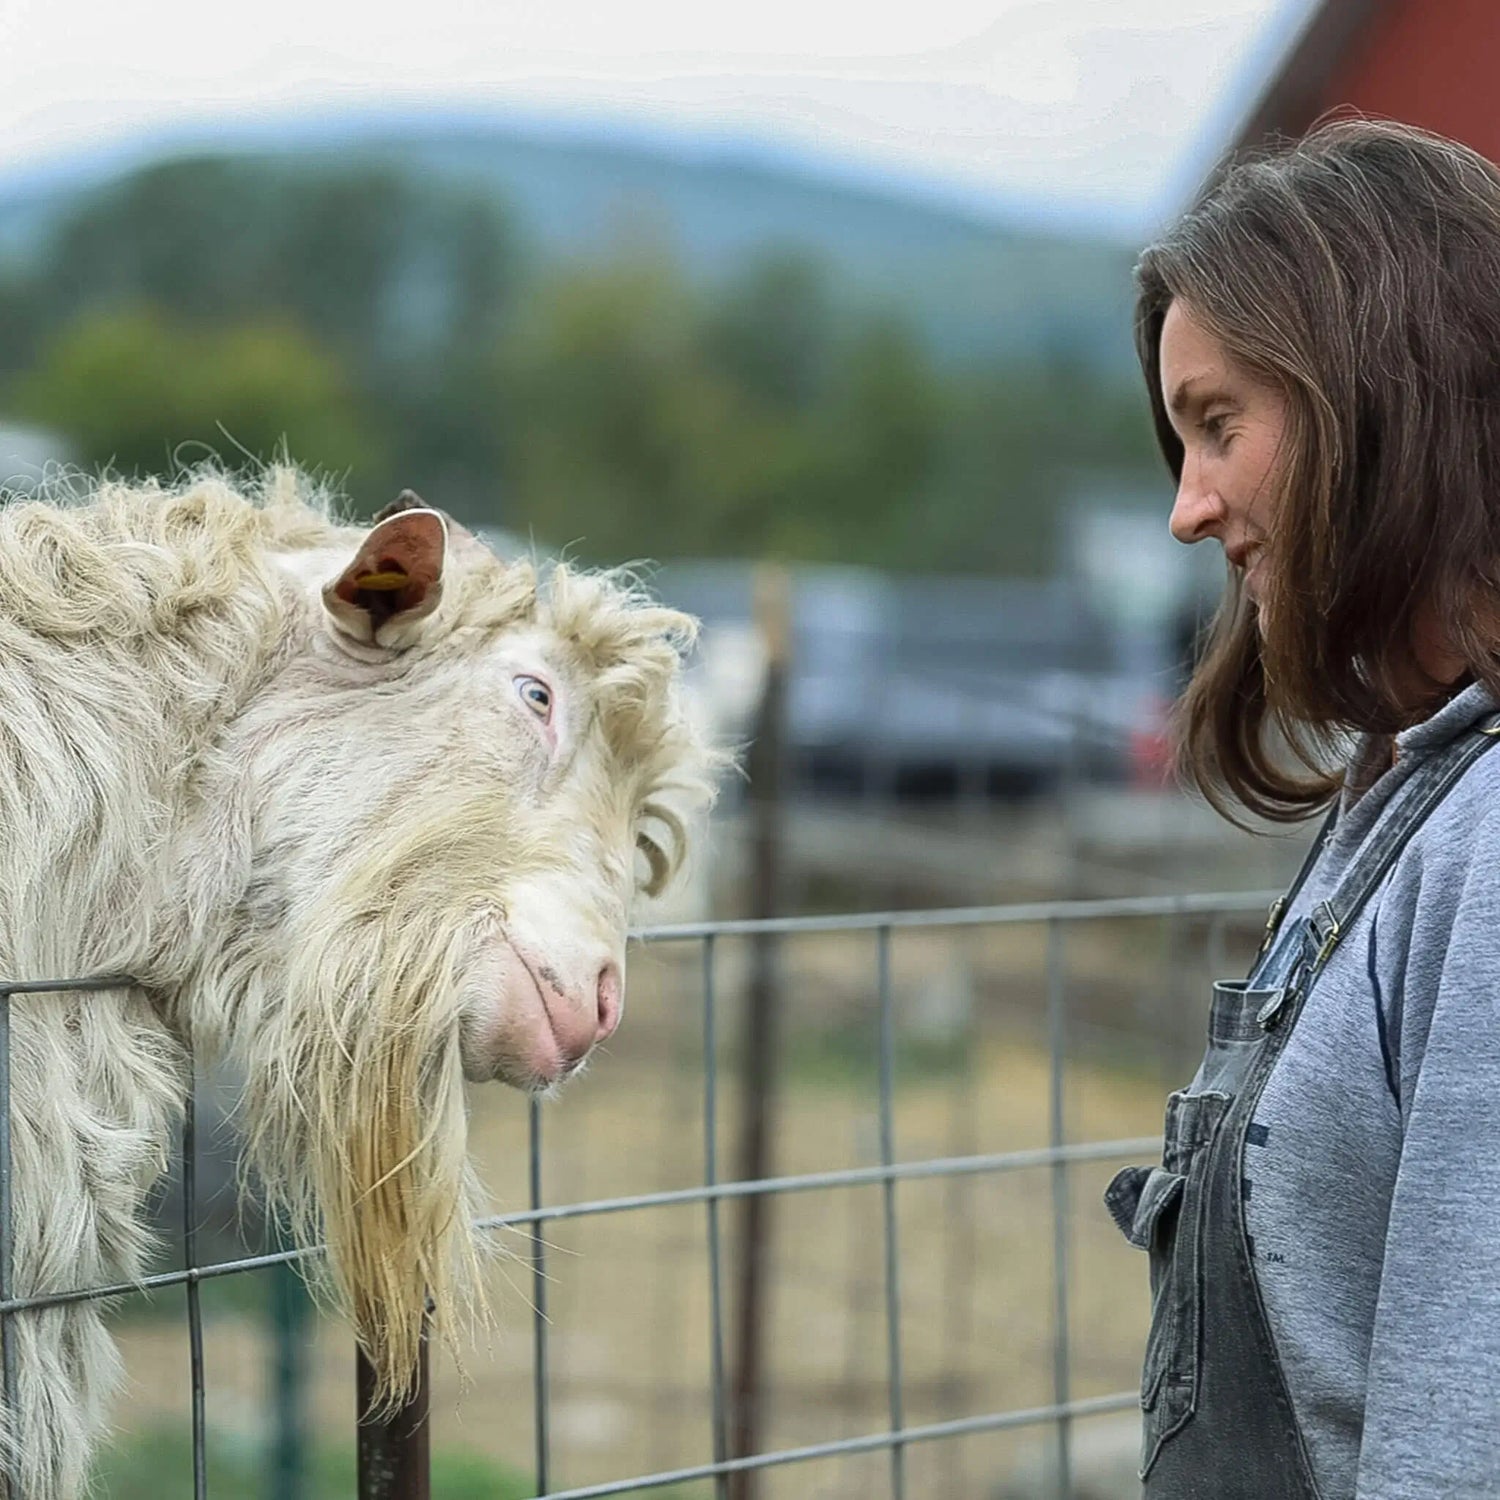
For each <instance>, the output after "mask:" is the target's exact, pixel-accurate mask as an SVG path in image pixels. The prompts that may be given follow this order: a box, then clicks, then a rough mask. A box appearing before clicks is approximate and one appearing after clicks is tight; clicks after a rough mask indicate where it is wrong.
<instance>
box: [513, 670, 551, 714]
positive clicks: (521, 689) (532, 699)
mask: <svg viewBox="0 0 1500 1500" xmlns="http://www.w3.org/2000/svg"><path fill="white" fill-rule="evenodd" d="M516 691H517V692H518V693H519V694H520V695H521V702H522V703H524V704H525V705H526V707H527V708H529V709H530V710H531V711H532V713H534V714H535V715H536V716H537V718H539V719H540V720H541V721H542V722H543V723H544V724H545V723H546V722H547V720H548V719H550V718H551V717H552V689H551V688H549V687H548V686H547V684H546V683H545V682H543V681H542V680H541V679H540V678H538V677H517V678H516Z"/></svg>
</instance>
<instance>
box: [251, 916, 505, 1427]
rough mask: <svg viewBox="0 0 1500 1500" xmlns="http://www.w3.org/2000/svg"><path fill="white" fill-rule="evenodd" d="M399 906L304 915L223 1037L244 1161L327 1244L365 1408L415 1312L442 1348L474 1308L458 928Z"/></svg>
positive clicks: (305, 1239)
mask: <svg viewBox="0 0 1500 1500" xmlns="http://www.w3.org/2000/svg"><path fill="white" fill-rule="evenodd" d="M342 894H343V895H344V896H347V895H349V894H350V893H349V892H348V891H347V890H346V891H345V892H343V893H342ZM334 903H335V904H340V903H338V897H337V895H336V896H335V897H334ZM404 906H405V903H404V902H400V901H399V900H398V902H397V903H396V905H395V906H394V907H389V908H387V909H386V910H383V911H380V912H379V913H378V914H373V913H369V912H368V909H367V911H366V914H365V915H364V916H363V917H356V918H355V919H353V920H350V919H349V918H350V913H349V912H348V910H347V908H346V909H345V910H344V911H343V912H341V913H340V912H329V911H328V910H327V909H326V905H325V906H324V909H323V910H321V911H317V912H313V913H310V914H309V919H310V920H309V923H308V928H309V930H308V931H307V932H305V933H301V934H298V935H297V937H296V938H294V939H293V940H292V941H291V942H290V943H288V944H287V948H288V950H289V951H290V952H291V953H293V954H294V955H295V956H294V957H293V959H292V960H291V962H290V963H289V964H288V965H287V967H286V969H285V971H284V978H283V979H282V981H281V983H280V984H279V985H278V989H279V990H280V994H279V995H278V997H277V1000H276V1002H275V1003H273V1004H271V1005H265V1004H262V1005H253V1004H252V1005H250V1006H248V1007H246V1009H245V1012H243V1013H242V1015H243V1018H244V1019H245V1020H246V1021H248V1022H249V1024H248V1025H244V1026H241V1027H239V1028H237V1030H238V1031H239V1033H240V1035H239V1037H238V1038H237V1041H238V1043H239V1045H238V1046H236V1047H235V1049H234V1050H235V1051H236V1053H237V1054H238V1056H239V1058H240V1060H241V1062H242V1065H243V1067H244V1069H245V1074H246V1089H245V1096H244V1111H245V1122H246V1140H247V1147H248V1150H247V1157H248V1164H249V1166H250V1167H251V1169H252V1170H253V1171H254V1172H255V1173H256V1174H257V1175H258V1177H259V1178H260V1179H261V1181H262V1183H263V1184H264V1187H265V1189H266V1192H267V1196H268V1198H269V1199H270V1201H271V1205H272V1207H273V1208H275V1209H279V1210H280V1211H281V1213H282V1214H283V1215H284V1217H285V1219H286V1221H287V1223H288V1225H289V1227H290V1229H291V1232H292V1234H293V1236H294V1237H295V1239H296V1240H297V1242H298V1243H300V1244H304V1245H311V1244H315V1243H317V1242H318V1241H319V1240H321V1241H323V1242H324V1243H325V1244H326V1246H327V1256H326V1260H325V1261H324V1263H323V1265H322V1267H321V1268H319V1267H317V1266H316V1265H315V1266H314V1267H312V1268H311V1269H312V1276H311V1281H312V1284H313V1288H314V1290H315V1291H320V1292H323V1293H325V1294H328V1295H329V1296H330V1297H331V1300H332V1301H333V1303H334V1305H335V1307H336V1308H337V1310H339V1311H340V1312H342V1313H343V1314H344V1315H345V1316H346V1317H347V1318H348V1320H349V1322H350V1323H351V1324H352V1326H353V1329H354V1332H355V1336H356V1337H357V1339H358V1340H359V1343H360V1346H361V1348H362V1349H363V1350H364V1352H365V1354H366V1356H367V1357H368V1359H369V1361H370V1364H371V1366H372V1367H373V1369H374V1372H375V1377H376V1380H375V1394H374V1400H373V1410H374V1411H376V1412H381V1411H384V1412H389V1411H391V1410H392V1409H394V1408H395V1407H397V1406H399V1405H400V1404H401V1403H402V1402H403V1400H405V1399H406V1398H407V1397H409V1396H410V1395H411V1393H412V1391H413V1388H414V1385H415V1381H416V1372H417V1360H418V1354H419V1350H420V1346H421V1341H422V1338H423V1335H424V1332H425V1331H426V1330H427V1329H428V1328H429V1327H430V1328H431V1329H432V1331H433V1332H434V1333H435V1334H436V1335H437V1336H438V1337H440V1338H442V1339H443V1340H444V1341H445V1342H446V1343H447V1344H448V1345H449V1347H450V1348H455V1347H456V1341H455V1337H454V1335H455V1334H456V1333H457V1331H458V1329H459V1327H460V1326H464V1325H471V1324H472V1323H473V1322H475V1321H476V1320H478V1319H480V1318H483V1317H484V1316H485V1312H486V1309H485V1306H484V1298H483V1290H482V1286H481V1282H480V1277H479V1270H480V1247H479V1243H478V1241H477V1239H476V1236H475V1234H474V1232H473V1230H472V1229H471V1225H472V1222H473V1219H474V1217H475V1213H476V1210H477V1205H478V1199H479V1194H478V1190H477V1184H476V1182H475V1180H474V1176H473V1172H472V1169H471V1167H470V1165H469V1162H468V1152H467V1133H468V1124H467V1113H466V1109H465V1103H464V1094H463V1069H462V1061H461V1057H460V1052H459V999H458V997H459V986H458V983H457V973H458V969H459V964H460V960H461V956H462V953H463V950H464V946H465V945H464V940H463V934H462V933H461V932H459V933H455V932H452V931H448V932H446V933H445V932H440V931H435V930H434V929H435V928H436V927H438V926H440V925H441V924H438V923H435V922H434V921H433V917H432V908H431V907H428V908H427V910H426V912H425V913H422V914H419V913H418V912H415V911H411V910H403V909H400V908H401V907H404ZM340 917H343V918H344V919H343V920H339V918H340ZM262 998H267V997H262ZM251 1017H254V1019H253V1020H251V1019H250V1018H251Z"/></svg>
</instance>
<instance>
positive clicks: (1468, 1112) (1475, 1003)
mask: <svg viewBox="0 0 1500 1500" xmlns="http://www.w3.org/2000/svg"><path fill="white" fill-rule="evenodd" d="M1137 274H1138V284H1139V303H1138V316H1137V338H1138V346H1139V351H1140V356H1141V363H1142V366H1143V368H1144V371H1145V374H1146V377H1147V381H1148V385H1149V389H1150V394H1151V403H1152V408H1153V411H1154V414H1155V419H1156V428H1157V433H1158V437H1159V440H1160V444H1161V448H1162V452H1163V454H1164V455H1165V457H1166V460H1167V463H1168V465H1169V467H1170V468H1171V470H1172V472H1173V475H1174V476H1175V478H1176V480H1177V483H1178V491H1177V498H1176V503H1175V506H1174V508H1173V512H1172V522H1171V525H1172V531H1173V533H1174V535H1175V536H1176V537H1177V538H1178V539H1179V540H1181V541H1184V542H1200V541H1208V540H1212V541H1216V542H1218V543H1219V545H1220V546H1221V547H1222V548H1223V550H1224V554H1225V556H1226V558H1227V559H1228V562H1229V565H1230V566H1229V572H1230V579H1229V585H1228V592H1227V594H1226V597H1225V601H1224V605H1223V608H1222V610H1221V612H1220V616H1219V619H1218V621H1217V623H1216V627H1215V631H1214V635H1213V638H1212V640H1211V642H1210V644H1209V647H1208V650H1207V652H1206V654H1205V656H1204V657H1203V659H1202V661H1201V663H1200V665H1199V667H1198V669H1197V671H1196V673H1195V675H1194V678H1193V681H1192V684H1191V686H1190V688H1189V690H1188V693H1187V697H1186V700H1185V705H1184V719H1183V727H1184V760H1185V764H1186V767H1187V769H1188V771H1189V773H1190V775H1191V776H1192V778H1193V779H1194V780H1195V781H1196V782H1197V784H1198V786H1199V787H1200V788H1201V789H1202V790H1203V791H1204V792H1205V793H1206V794H1207V795H1208V796H1209V797H1210V798H1211V799H1212V800H1213V801H1214V802H1215V803H1216V805H1217V806H1219V808H1220V809H1221V811H1230V812H1232V811H1233V809H1235V808H1236V807H1237V808H1240V809H1244V810H1247V811H1249V812H1253V813H1257V814H1261V815H1263V816H1270V817H1272V818H1280V819H1284V820H1292V819H1298V818H1302V817H1304V816H1306V815H1307V814H1309V813H1310V812H1312V811H1314V810H1316V809H1318V808H1320V807H1322V806H1324V805H1328V804H1331V805H1332V815H1331V820H1330V822H1329V823H1327V824H1325V827H1324V833H1323V835H1322V836H1320V839H1319V840H1318V842H1317V843H1316V844H1315V846H1314V852H1313V855H1312V856H1311V857H1310V860H1309V865H1308V867H1307V868H1306V869H1305V870H1304V874H1303V877H1302V878H1301V879H1300V880H1299V884H1298V886H1297V887H1294V890H1293V892H1292V893H1290V900H1289V901H1288V902H1287V903H1286V904H1285V909H1284V913H1278V912H1275V911H1273V918H1272V923H1271V924H1270V926H1269V927H1268V934H1267V942H1266V944H1265V945H1264V946H1263V948H1262V954H1261V957H1260V959H1259V960H1258V961H1257V965H1256V969H1255V971H1254V972H1253V973H1252V976H1251V978H1250V980H1249V981H1248V983H1247V984H1243V985H1238V984H1236V985H1231V984H1221V985H1217V986H1215V993H1214V997H1213V1005H1212V1010H1211V1017H1210V1026H1209V1046H1208V1051H1207V1053H1206V1055H1205V1057H1204V1060H1203V1063H1202V1065H1201V1066H1200V1068H1199V1071H1198V1074H1197V1076H1196V1077H1195V1078H1194V1080H1193V1082H1192V1083H1191V1085H1190V1086H1189V1087H1188V1088H1187V1089H1185V1090H1183V1091H1181V1092H1179V1093H1176V1094H1173V1095H1172V1096H1171V1098H1170V1100H1169V1101H1168V1109H1167V1124H1166V1132H1165V1151H1164V1155H1163V1161H1162V1165H1161V1166H1159V1167H1156V1168H1153V1169H1147V1168H1144V1167H1138V1168H1128V1169H1127V1170H1126V1171H1124V1172H1122V1173H1120V1174H1119V1176H1118V1177H1117V1178H1116V1179H1115V1181H1114V1182H1113V1183H1112V1184H1111V1185H1110V1189H1109V1193H1108V1202H1109V1206H1110V1208H1111V1211H1112V1212H1113V1213H1114V1215H1115V1218H1116V1220H1117V1222H1119V1224H1120V1226H1121V1228H1122V1229H1124V1230H1125V1232H1126V1233H1127V1234H1128V1235H1129V1236H1130V1238H1131V1239H1132V1241H1133V1242H1134V1243H1136V1244H1137V1245H1139V1246H1141V1247H1142V1248H1144V1249H1146V1250H1148V1251H1149V1252H1150V1256H1151V1281H1152V1288H1153V1312H1152V1326H1151V1333H1150V1336H1149V1339H1148V1342H1147V1348H1146V1357H1145V1366H1144V1379H1143V1384H1142V1392H1141V1400H1142V1408H1143V1418H1144V1426H1145V1434H1144V1445H1143V1450H1142V1464H1141V1469H1142V1476H1143V1479H1144V1481H1145V1488H1146V1495H1147V1496H1148V1497H1150V1500H1177V1497H1187V1496H1194V1497H1204V1500H1210V1497H1211V1500H1312V1497H1321V1500H1346V1497H1358V1500H1377V1497H1378V1500H1408V1497H1409V1500H1419V1497H1420V1500H1436V1497H1439V1496H1442V1497H1455V1496H1465V1497H1471V1496H1472V1497H1477V1496H1495V1495H1500V754H1492V753H1488V752H1489V751H1490V750H1491V748H1492V747H1494V746H1496V745H1497V744H1500V738H1497V736H1500V715H1497V713H1496V708H1497V705H1500V171H1497V170H1496V168H1495V167H1493V166H1492V165H1491V164H1490V163H1488V162H1486V161H1484V160H1483V159H1482V158H1480V157H1478V156H1476V155H1475V154H1474V153H1473V152H1471V151H1469V150H1467V149H1466V148H1464V147H1462V146H1459V145H1456V144H1454V143H1453V142H1451V141H1445V140H1442V139H1439V138H1437V137H1434V136H1431V135H1427V134H1424V133H1422V132H1419V131H1416V130H1412V129H1407V128H1404V127H1399V126H1394V125H1382V124H1373V123H1368V122H1346V123H1340V124H1337V125H1333V126H1328V127H1324V128H1322V129H1319V130H1317V131H1316V132H1314V133H1313V134H1312V135H1311V136H1309V137H1308V138H1307V139H1306V140H1304V141H1303V142H1302V143H1301V144H1299V145H1297V146H1295V147H1294V148H1291V149H1289V150H1284V151H1282V152H1280V153H1279V154H1276V155H1273V156H1270V157H1267V158H1264V159H1260V160H1256V161H1252V162H1247V163H1244V164H1241V165H1238V166H1236V167H1234V168H1232V169H1230V170H1229V171H1228V172H1227V173H1226V174H1225V175H1224V176H1223V177H1222V178H1221V179H1220V180H1219V182H1218V183H1217V184H1216V185H1215V186H1214V187H1213V188H1212V189H1211V191H1210V192H1209V193H1208V195H1207V196H1206V198H1205V199H1204V200H1203V201H1202V202H1201V203H1200V204H1199V205H1198V206H1197V207H1196V208H1194V209H1193V210H1192V211H1191V212H1190V213H1189V214H1188V215H1187V216H1186V217H1185V218H1184V219H1183V220H1182V221H1181V222H1180V223H1178V224H1177V225H1176V226H1175V227H1174V228H1173V229H1172V230H1171V231H1170V232H1169V233H1168V234H1167V235H1166V236H1165V237H1164V238H1163V239H1162V240H1161V241H1160V242H1159V243H1158V244H1156V245H1154V246H1152V247H1151V248H1150V249H1149V250H1148V251H1146V253H1145V255H1144V256H1143V258H1142V260H1141V263H1140V266H1139V268H1138V273H1137ZM1351 745H1352V747H1353V752H1352V756H1351V755H1350V753H1349V751H1350V747H1351ZM1281 905H1282V903H1278V906H1281ZM1278 917H1279V921H1278Z"/></svg>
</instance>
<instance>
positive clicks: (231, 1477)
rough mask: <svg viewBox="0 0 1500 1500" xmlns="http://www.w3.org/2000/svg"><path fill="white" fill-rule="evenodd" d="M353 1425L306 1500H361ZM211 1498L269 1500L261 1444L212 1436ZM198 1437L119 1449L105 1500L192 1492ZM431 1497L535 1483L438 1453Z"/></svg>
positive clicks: (138, 1440)
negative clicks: (358, 1498) (357, 1492)
mask: <svg viewBox="0 0 1500 1500" xmlns="http://www.w3.org/2000/svg"><path fill="white" fill-rule="evenodd" d="M352 1437H353V1419H352V1418H351V1419H350V1442H349V1443H348V1444H331V1443H327V1444H320V1445H319V1446H318V1447H317V1448H316V1449H315V1450H314V1452H313V1455H312V1460H311V1465H310V1471H309V1473H308V1474H307V1476H306V1481H305V1483H304V1487H303V1497H302V1500H348V1497H349V1496H351V1495H352V1494H353V1493H354V1482H355V1472H354V1447H353V1441H352ZM206 1458H207V1480H208V1493H209V1494H210V1495H212V1496H213V1497H214V1500H268V1482H267V1477H266V1476H267V1467H266V1466H267V1456H266V1452H265V1449H264V1445H263V1444H262V1443H261V1442H250V1441H248V1440H246V1439H245V1438H243V1437H238V1436H235V1435H233V1434H229V1433H224V1432H213V1431H210V1433H209V1435H208V1448H207V1455H206ZM192 1473H193V1443H192V1434H191V1432H190V1431H188V1430H187V1429H186V1428H182V1427H161V1428H158V1429H156V1430H155V1431H152V1432H147V1433H142V1434H140V1435H138V1436H135V1437H132V1438H129V1439H127V1440H125V1441H122V1442H119V1443H117V1444H116V1445H115V1446H114V1447H113V1448H111V1449H110V1450H109V1451H108V1452H107V1453H106V1454H105V1455H104V1457H103V1458H102V1460H101V1461H100V1464H99V1466H98V1479H97V1484H96V1493H97V1494H98V1495H99V1496H100V1497H101V1500H162V1496H164V1495H178V1494H182V1493H184V1492H185V1489H184V1487H186V1490H191V1488H192ZM432 1492H433V1494H434V1495H440V1496H442V1500H528V1497H530V1496H532V1495H534V1494H535V1493H536V1492H535V1489H534V1487H533V1485H532V1483H531V1480H530V1478H529V1477H527V1476H525V1475H522V1474H521V1473H520V1472H519V1471H517V1470H515V1469H507V1468H504V1467H502V1466H500V1465H499V1464H496V1463H494V1462H492V1461H491V1460H489V1459H487V1458H481V1457H480V1456H479V1455H478V1454H474V1453H464V1452H453V1451H441V1450H440V1451H438V1452H436V1453H434V1454H433V1456H432Z"/></svg>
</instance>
